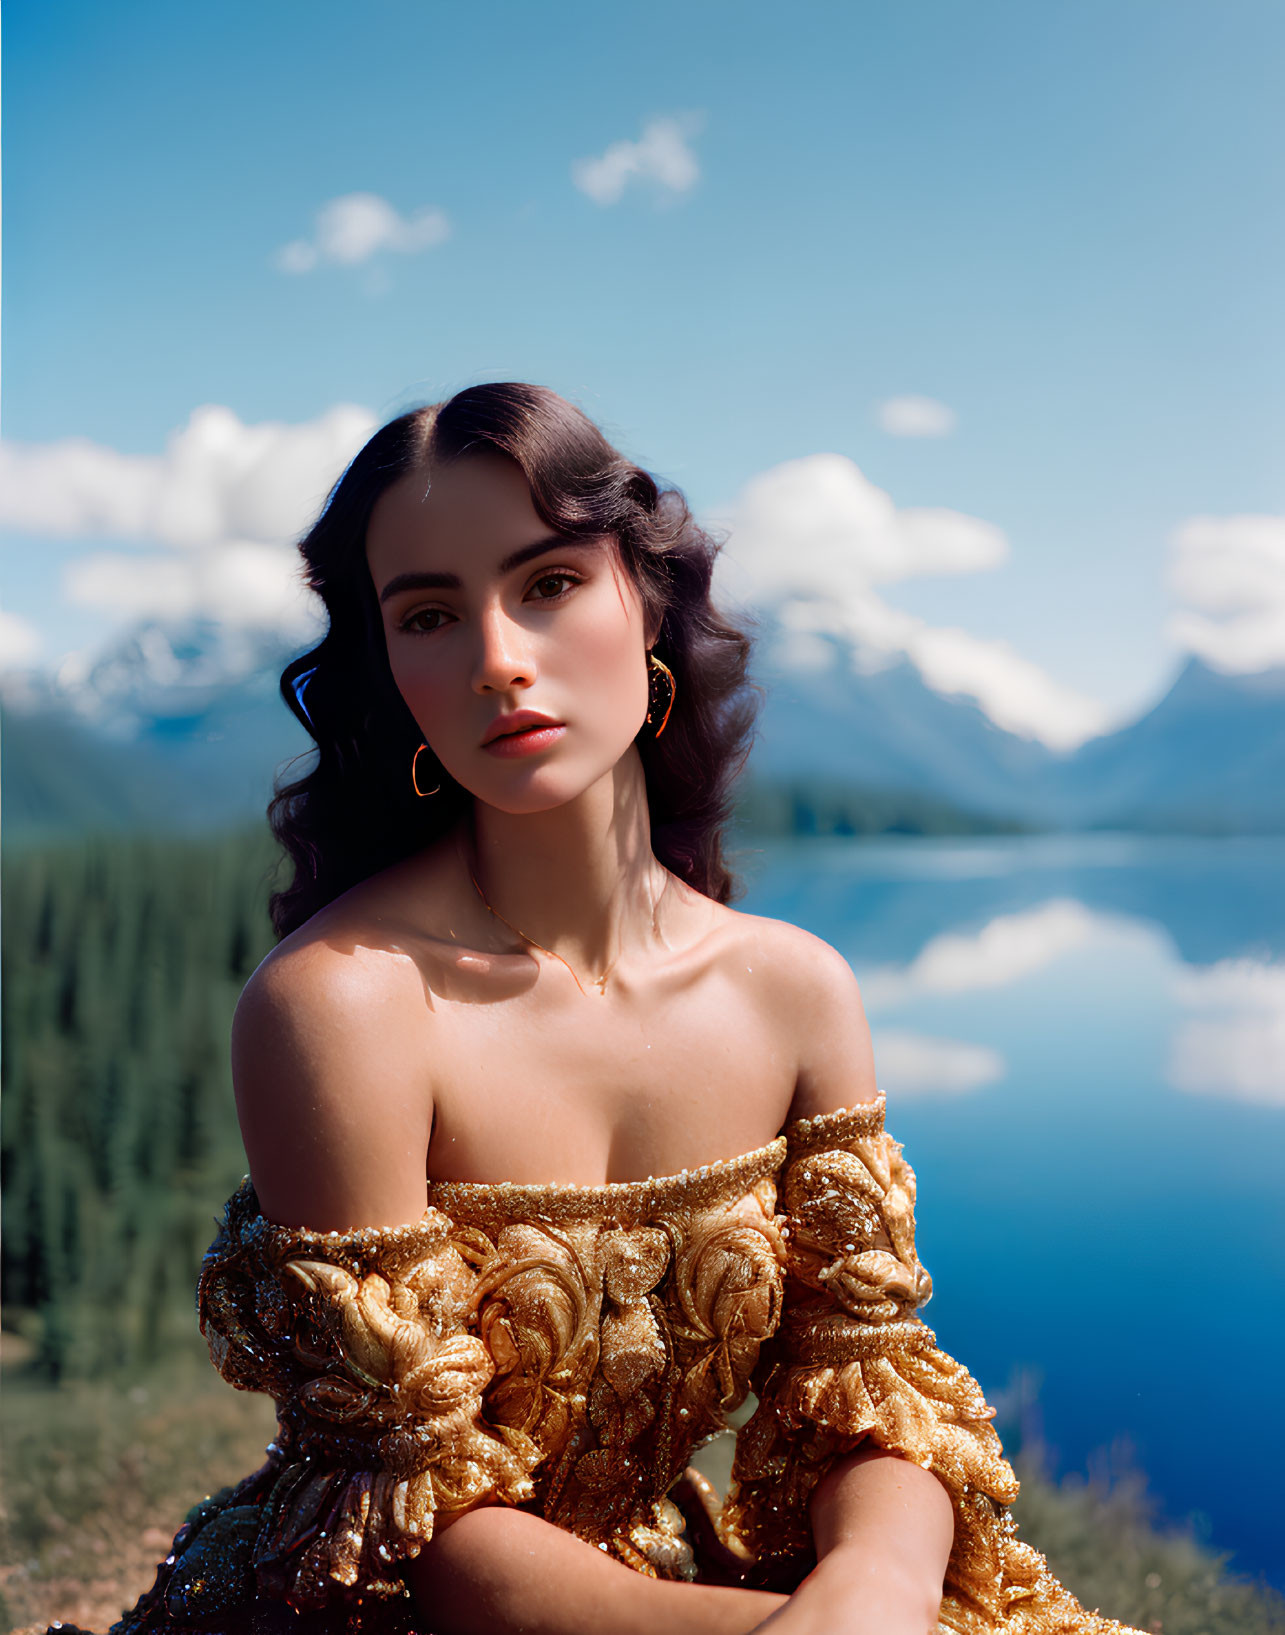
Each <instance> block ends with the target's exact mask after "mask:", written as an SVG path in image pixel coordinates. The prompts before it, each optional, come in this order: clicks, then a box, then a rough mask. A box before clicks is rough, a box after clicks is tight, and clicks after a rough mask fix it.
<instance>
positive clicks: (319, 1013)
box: [232, 899, 433, 1231]
mask: <svg viewBox="0 0 1285 1635" xmlns="http://www.w3.org/2000/svg"><path fill="white" fill-rule="evenodd" d="M388 932H389V927H388V926H387V925H386V924H381V923H380V921H379V920H378V918H376V917H373V916H371V915H369V914H366V913H364V912H363V904H362V902H361V899H356V900H354V901H350V902H348V903H345V904H343V905H342V906H339V905H331V908H329V909H323V910H322V911H321V912H320V913H319V914H317V915H314V917H313V918H312V919H311V920H309V921H308V922H307V924H306V925H304V926H301V927H300V928H299V929H298V930H297V931H295V932H293V933H292V934H291V935H290V936H288V937H286V938H284V939H283V940H282V942H281V943H280V944H279V945H278V946H277V947H276V948H275V949H274V950H273V951H272V952H271V953H270V954H269V955H268V956H267V958H266V959H265V960H264V961H263V963H262V964H261V965H260V966H259V967H258V969H257V970H256V971H255V972H254V974H253V975H252V976H251V978H250V980H249V981H248V982H247V983H246V985H245V988H244V990H243V991H242V994H241V998H240V1001H239V1002H238V1005H237V1009H236V1014H235V1016H234V1018H233V1023H232V1078H233V1087H234V1090H235V1094H236V1103H237V1117H238V1119H239V1121H240V1125H241V1134H242V1139H243V1141H244V1143H245V1148H246V1153H247V1156H248V1157H249V1160H250V1172H251V1175H252V1176H253V1179H254V1183H255V1188H256V1190H257V1192H258V1194H259V1199H260V1203H261V1204H262V1206H263V1209H264V1213H265V1214H267V1215H269V1216H270V1217H271V1218H272V1219H275V1220H283V1221H288V1222H289V1223H290V1224H293V1225H307V1226H311V1227H314V1228H316V1229H317V1230H321V1231H328V1230H332V1229H337V1228H339V1227H341V1226H352V1225H380V1224H383V1225H387V1224H394V1223H396V1222H397V1221H401V1220H405V1219H413V1218H416V1217H417V1216H418V1215H419V1214H420V1213H422V1211H423V1207H424V1197H423V1191H424V1173H425V1164H424V1158H425V1154H426V1153H427V1150H428V1136H429V1132H430V1130H431V1128H432V1116H433V1093H432V1071H431V1064H432V1051H431V1038H430V1035H431V1007H430V1006H429V1005H428V1004H426V1002H425V1001H426V990H425V985H424V980H423V972H422V968H421V965H420V963H419V961H418V960H417V959H416V958H415V957H414V955H413V953H411V952H410V951H408V950H407V949H406V948H405V946H404V945H403V943H404V939H401V938H399V937H397V936H394V935H389V934H388Z"/></svg>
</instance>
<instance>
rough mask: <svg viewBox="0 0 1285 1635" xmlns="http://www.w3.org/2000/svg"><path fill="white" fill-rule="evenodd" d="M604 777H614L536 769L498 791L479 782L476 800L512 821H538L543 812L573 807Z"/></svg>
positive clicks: (600, 774) (475, 791)
mask: <svg viewBox="0 0 1285 1635" xmlns="http://www.w3.org/2000/svg"><path fill="white" fill-rule="evenodd" d="M604 775H606V776H609V775H610V774H609V772H608V773H607V774H602V773H599V774H598V776H597V777H592V776H591V777H587V778H586V777H578V778H575V777H568V776H567V775H566V772H565V770H560V771H559V773H558V774H556V775H555V774H554V773H553V771H552V768H549V769H545V770H541V769H536V768H533V769H532V772H531V773H530V775H529V776H528V777H526V778H524V779H521V780H518V779H514V780H513V781H512V782H510V783H507V784H506V785H505V786H504V787H502V788H496V787H495V785H494V783H488V784H487V785H486V786H485V787H483V786H482V785H481V783H480V782H479V784H478V786H477V787H475V788H474V790H473V798H474V799H475V800H476V801H477V802H478V803H479V804H480V805H482V806H489V807H492V808H493V809H494V810H495V811H497V812H504V813H505V814H506V815H508V816H509V817H534V816H535V815H536V814H537V813H540V812H554V811H556V810H557V809H558V808H559V807H560V806H569V805H571V803H572V802H573V801H576V800H578V799H579V798H580V797H581V796H582V795H584V794H586V793H587V792H588V791H589V790H590V789H591V788H593V786H594V785H595V784H596V783H599V782H600V781H601V779H602V777H603V776H604Z"/></svg>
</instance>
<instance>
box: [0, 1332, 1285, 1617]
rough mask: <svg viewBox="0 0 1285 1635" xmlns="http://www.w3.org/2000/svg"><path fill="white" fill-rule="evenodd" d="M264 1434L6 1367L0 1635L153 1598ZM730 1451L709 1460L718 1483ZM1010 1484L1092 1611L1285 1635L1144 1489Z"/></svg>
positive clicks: (1035, 1481) (218, 1387)
mask: <svg viewBox="0 0 1285 1635" xmlns="http://www.w3.org/2000/svg"><path fill="white" fill-rule="evenodd" d="M272 1428H273V1424H272V1414H271V1405H270V1404H269V1403H268V1402H267V1401H266V1400H265V1399H262V1398H259V1397H251V1396H247V1395H245V1394H243V1393H241V1392H237V1391H233V1390H231V1389H230V1388H229V1387H228V1386H226V1385H225V1384H224V1383H223V1382H222V1381H221V1380H220V1379H218V1377H217V1376H216V1375H215V1374H214V1373H213V1371H212V1370H211V1369H210V1367H209V1365H208V1363H206V1362H205V1361H204V1360H203V1358H200V1357H197V1356H195V1355H193V1356H192V1357H191V1359H190V1360H186V1361H184V1362H183V1363H181V1364H178V1365H176V1366H175V1367H173V1368H171V1369H170V1370H169V1371H168V1372H167V1373H166V1374H164V1375H163V1376H158V1377H156V1378H154V1379H152V1380H149V1381H148V1382H146V1383H136V1384H134V1385H132V1386H112V1385H109V1384H103V1383H94V1384H90V1383H82V1384H76V1385H63V1386H60V1387H58V1388H56V1389H54V1388H51V1387H49V1386H48V1385H44V1384H40V1383H38V1382H35V1381H32V1380H29V1379H26V1378H24V1376H23V1372H22V1369H21V1367H20V1366H11V1367H9V1368H7V1369H6V1370H5V1372H4V1376H3V1389H2V1390H0V1443H2V1445H3V1450H4V1478H5V1481H4V1501H3V1509H2V1511H0V1560H2V1561H3V1563H4V1564H3V1566H0V1629H3V1630H4V1631H14V1632H19V1635H43V1632H44V1630H45V1627H46V1625H47V1624H48V1623H50V1622H51V1621H53V1620H55V1619H61V1620H63V1621H64V1622H74V1623H78V1624H81V1625H83V1626H84V1627H86V1628H90V1629H98V1630H105V1629H106V1628H107V1626H108V1625H109V1624H110V1623H112V1622H114V1621H115V1619H117V1618H118V1617H119V1616H120V1614H121V1611H122V1609H123V1608H124V1607H125V1606H127V1605H130V1604H132V1603H133V1601H134V1600H135V1599H136V1597H137V1596H138V1595H139V1594H141V1593H142V1591H143V1590H144V1589H146V1588H147V1587H148V1586H149V1585H150V1583H151V1581H152V1576H153V1573H154V1571H155V1565H156V1562H157V1561H158V1560H159V1559H160V1558H161V1557H162V1556H163V1555H164V1554H165V1552H166V1549H167V1547H168V1545H169V1542H170V1539H171V1537H172V1535H173V1533H174V1531H175V1529H176V1528H177V1527H178V1525H179V1523H180V1522H181V1521H182V1519H183V1516H184V1514H185V1513H186V1511H187V1510H188V1509H189V1507H190V1506H191V1505H192V1504H193V1503H195V1501H196V1500H197V1499H200V1498H202V1497H204V1496H205V1495H206V1494H207V1493H210V1492H212V1491H214V1490H216V1489H217V1488H220V1487H222V1486H225V1485H226V1484H227V1483H229V1482H233V1481H236V1480H238V1479H239V1478H240V1477H242V1476H244V1475H246V1474H248V1472H249V1471H251V1470H252V1469H254V1468H255V1467H256V1466H257V1465H258V1464H259V1463H261V1461H262V1457H263V1449H264V1447H265V1445H266V1444H267V1442H268V1441H269V1439H270V1437H271V1434H272ZM728 1452H729V1448H728V1444H727V1443H726V1442H724V1443H723V1444H722V1445H721V1446H720V1445H719V1444H714V1445H712V1446H711V1447H710V1448H709V1449H707V1450H705V1453H704V1454H703V1455H702V1459H701V1463H702V1465H703V1466H704V1467H705V1468H706V1470H707V1472H708V1473H709V1474H710V1476H711V1477H712V1478H713V1479H714V1480H715V1481H716V1482H717V1483H718V1484H719V1485H722V1483H723V1482H725V1480H726V1466H727V1464H728V1463H729V1459H728ZM1019 1474H1020V1475H1021V1477H1022V1496H1021V1498H1020V1499H1019V1501H1018V1504H1017V1507H1016V1512H1015V1513H1016V1516H1017V1520H1018V1523H1019V1525H1020V1527H1021V1531H1022V1536H1023V1537H1024V1538H1026V1539H1028V1540H1029V1541H1030V1542H1031V1543H1032V1544H1034V1545H1035V1546H1036V1547H1037V1548H1039V1549H1041V1550H1043V1551H1044V1552H1045V1554H1046V1555H1047V1556H1048V1557H1049V1561H1050V1564H1051V1565H1052V1567H1053V1569H1054V1571H1055V1572H1056V1573H1057V1574H1058V1576H1059V1577H1060V1578H1061V1579H1062V1581H1063V1582H1064V1583H1066V1584H1067V1585H1068V1586H1069V1587H1070V1588H1072V1589H1073V1590H1074V1591H1075V1593H1076V1594H1077V1595H1078V1596H1079V1597H1080V1599H1081V1600H1082V1601H1083V1602H1084V1604H1085V1605H1086V1606H1088V1607H1097V1608H1100V1609H1101V1610H1102V1611H1103V1612H1104V1613H1109V1614H1110V1615H1111V1616H1112V1617H1115V1618H1120V1619H1123V1620H1125V1621H1127V1622H1129V1623H1132V1624H1134V1625H1136V1626H1137V1627H1138V1628H1139V1629H1142V1630H1148V1631H1155V1632H1157V1635H1285V1600H1282V1599H1281V1598H1280V1597H1279V1596H1276V1595H1275V1594H1273V1593H1272V1592H1271V1591H1270V1590H1267V1589H1265V1588H1263V1587H1257V1588H1256V1587H1254V1586H1252V1585H1250V1584H1247V1583H1244V1582H1241V1581H1239V1580H1237V1579H1235V1578H1234V1577H1233V1576H1232V1575H1230V1574H1229V1573H1228V1572H1227V1570H1226V1566H1225V1560H1224V1558H1220V1557H1219V1556H1217V1555H1215V1554H1213V1553H1212V1552H1211V1551H1209V1550H1208V1549H1207V1548H1206V1547H1205V1546H1203V1545H1202V1544H1200V1543H1198V1542H1197V1541H1196V1540H1195V1539H1194V1538H1193V1537H1191V1536H1190V1535H1187V1534H1182V1533H1173V1532H1163V1531H1159V1530H1157V1529H1156V1528H1155V1527H1154V1526H1153V1525H1152V1520H1151V1507H1150V1504H1149V1501H1148V1499H1147V1495H1146V1492H1145V1489H1144V1487H1143V1485H1142V1482H1141V1479H1140V1478H1138V1477H1127V1478H1124V1479H1122V1480H1117V1481H1115V1482H1114V1483H1113V1485H1111V1486H1110V1487H1103V1486H1101V1485H1096V1486H1095V1485H1090V1484H1086V1483H1078V1484H1077V1483H1063V1484H1062V1485H1060V1486H1057V1485H1054V1484H1053V1483H1052V1482H1050V1481H1048V1480H1047V1479H1046V1478H1045V1477H1044V1476H1043V1475H1042V1474H1041V1473H1040V1470H1039V1468H1038V1465H1037V1464H1036V1463H1035V1462H1034V1461H1032V1460H1030V1459H1027V1460H1026V1461H1020V1460H1019Z"/></svg>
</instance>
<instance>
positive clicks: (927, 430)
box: [879, 397, 955, 437]
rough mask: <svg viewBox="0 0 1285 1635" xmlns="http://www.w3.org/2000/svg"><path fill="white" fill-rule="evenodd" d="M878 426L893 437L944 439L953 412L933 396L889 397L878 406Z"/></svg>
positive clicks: (953, 423) (949, 426) (953, 427)
mask: <svg viewBox="0 0 1285 1635" xmlns="http://www.w3.org/2000/svg"><path fill="white" fill-rule="evenodd" d="M879 424H880V425H881V426H882V427H883V429H884V430H885V431H886V432H891V433H892V435H893V436H894V437H945V436H947V435H948V434H949V433H950V432H952V431H954V429H955V411H954V409H951V408H948V407H947V405H946V404H944V403H939V402H938V401H937V399H936V398H935V397H890V398H888V399H887V400H886V401H885V402H883V403H881V404H880V405H879Z"/></svg>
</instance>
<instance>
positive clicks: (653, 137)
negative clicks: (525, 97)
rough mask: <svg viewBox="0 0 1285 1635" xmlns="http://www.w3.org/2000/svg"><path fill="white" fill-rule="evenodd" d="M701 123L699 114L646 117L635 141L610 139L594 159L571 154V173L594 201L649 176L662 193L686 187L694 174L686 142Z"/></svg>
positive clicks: (613, 196)
mask: <svg viewBox="0 0 1285 1635" xmlns="http://www.w3.org/2000/svg"><path fill="white" fill-rule="evenodd" d="M703 124H704V119H703V117H702V116H701V115H700V114H682V115H679V116H678V117H677V118H673V119H668V118H662V119H652V120H649V121H648V123H647V124H646V125H645V126H644V127H643V133H642V136H641V137H640V138H639V140H638V141H637V142H627V141H621V142H613V143H612V144H611V146H610V147H609V148H607V149H606V151H605V152H604V153H602V154H600V155H599V156H598V157H597V158H596V159H577V160H576V161H575V163H574V164H573V165H572V166H571V179H572V181H573V182H574V183H575V185H576V186H577V187H578V188H579V189H580V191H581V192H582V193H587V194H588V196H589V197H590V198H591V199H592V200H593V201H594V203H595V204H616V203H617V202H618V201H619V199H620V198H621V196H622V195H623V193H624V191H625V188H626V187H627V186H628V185H629V183H630V182H635V181H640V182H651V183H653V184H654V185H655V186H656V187H657V188H659V189H660V190H661V191H662V192H664V193H686V192H687V191H688V190H689V189H690V188H692V187H694V186H695V185H696V183H697V181H698V180H699V179H700V166H699V165H698V164H697V162H696V155H695V154H694V153H693V152H692V150H691V148H689V147H688V145H687V143H688V138H689V137H692V136H695V135H696V134H697V133H698V132H699V131H700V129H701V127H702V125H703Z"/></svg>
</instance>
